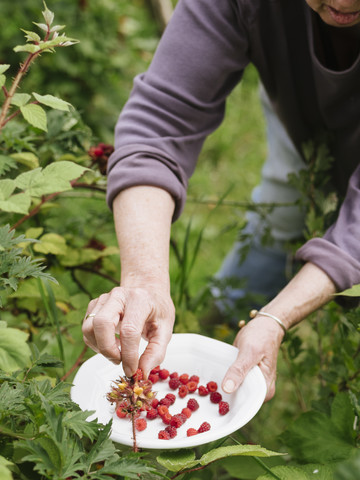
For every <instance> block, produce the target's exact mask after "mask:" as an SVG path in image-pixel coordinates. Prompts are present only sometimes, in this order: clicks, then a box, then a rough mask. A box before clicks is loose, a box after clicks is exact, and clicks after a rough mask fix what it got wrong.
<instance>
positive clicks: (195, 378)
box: [189, 375, 200, 383]
mask: <svg viewBox="0 0 360 480" xmlns="http://www.w3.org/2000/svg"><path fill="white" fill-rule="evenodd" d="M189 382H196V383H199V382H200V378H199V377H198V376H197V375H191V377H190V378H189Z"/></svg>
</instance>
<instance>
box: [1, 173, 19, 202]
mask: <svg viewBox="0 0 360 480" xmlns="http://www.w3.org/2000/svg"><path fill="white" fill-rule="evenodd" d="M15 188H16V185H15V182H14V180H11V179H10V178H8V179H5V180H0V200H7V199H8V198H9V197H10V195H11V194H12V193H13V191H14V190H15Z"/></svg>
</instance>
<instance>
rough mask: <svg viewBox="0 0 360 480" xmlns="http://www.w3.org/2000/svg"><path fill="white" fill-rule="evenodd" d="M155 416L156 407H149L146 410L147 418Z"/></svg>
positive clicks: (151, 418) (156, 414) (150, 418)
mask: <svg viewBox="0 0 360 480" xmlns="http://www.w3.org/2000/svg"><path fill="white" fill-rule="evenodd" d="M157 416H158V411H157V410H156V408H150V410H148V411H147V412H146V418H148V419H149V420H154V418H156V417H157Z"/></svg>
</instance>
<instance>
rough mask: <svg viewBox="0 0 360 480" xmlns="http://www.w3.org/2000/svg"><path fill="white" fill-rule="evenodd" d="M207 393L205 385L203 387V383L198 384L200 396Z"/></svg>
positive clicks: (204, 395)
mask: <svg viewBox="0 0 360 480" xmlns="http://www.w3.org/2000/svg"><path fill="white" fill-rule="evenodd" d="M208 394H209V390H208V389H207V387H205V386H204V385H200V387H199V395H200V396H201V397H206V395H208Z"/></svg>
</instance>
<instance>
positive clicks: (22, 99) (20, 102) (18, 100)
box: [11, 93, 31, 107]
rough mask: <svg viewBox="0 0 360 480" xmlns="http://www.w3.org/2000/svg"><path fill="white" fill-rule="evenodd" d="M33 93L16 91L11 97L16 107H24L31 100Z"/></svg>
mask: <svg viewBox="0 0 360 480" xmlns="http://www.w3.org/2000/svg"><path fill="white" fill-rule="evenodd" d="M30 98H31V95H29V94H28V93H15V94H14V96H13V97H12V99H11V105H15V106H16V107H22V106H24V105H26V104H27V103H28V101H29V100H30Z"/></svg>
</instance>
